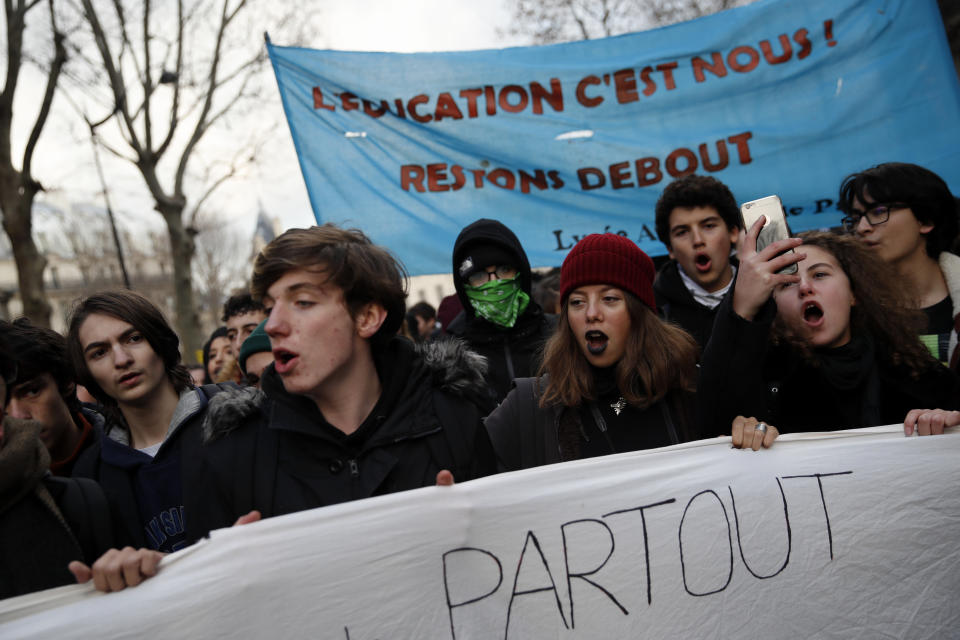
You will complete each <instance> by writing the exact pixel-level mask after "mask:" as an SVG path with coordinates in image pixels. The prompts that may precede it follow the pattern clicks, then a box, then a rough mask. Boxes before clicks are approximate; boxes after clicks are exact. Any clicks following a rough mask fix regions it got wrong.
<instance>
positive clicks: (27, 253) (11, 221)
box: [0, 170, 50, 327]
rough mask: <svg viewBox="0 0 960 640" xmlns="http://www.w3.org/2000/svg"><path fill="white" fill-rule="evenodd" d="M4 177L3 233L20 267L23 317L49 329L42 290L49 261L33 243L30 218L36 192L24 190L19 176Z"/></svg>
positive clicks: (0, 200)
mask: <svg viewBox="0 0 960 640" xmlns="http://www.w3.org/2000/svg"><path fill="white" fill-rule="evenodd" d="M4 173H6V175H2V176H0V190H2V196H0V208H2V209H3V229H4V231H6V232H7V236H8V237H9V238H10V244H11V245H12V246H13V260H14V262H15V263H16V265H17V284H18V286H19V288H20V301H21V303H22V304H23V311H22V313H23V315H25V316H27V317H28V318H30V320H31V321H32V322H33V323H34V324H37V325H40V326H42V327H49V326H50V303H49V302H47V296H46V293H45V292H44V287H43V270H44V269H45V268H46V266H47V259H46V258H44V257H43V256H42V255H41V254H40V251H39V250H37V245H36V244H35V243H34V242H33V234H32V227H33V224H32V222H31V217H30V214H31V210H32V208H33V197H34V195H35V193H36V192H35V191H33V190H31V189H29V188H27V189H23V187H21V185H20V174H19V172H17V171H15V170H14V171H12V174H11V173H10V172H4ZM21 190H23V192H22V193H21Z"/></svg>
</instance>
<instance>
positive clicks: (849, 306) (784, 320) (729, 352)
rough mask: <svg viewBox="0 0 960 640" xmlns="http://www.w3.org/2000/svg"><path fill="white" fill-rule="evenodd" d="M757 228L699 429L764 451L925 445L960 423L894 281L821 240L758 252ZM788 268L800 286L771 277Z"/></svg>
mask: <svg viewBox="0 0 960 640" xmlns="http://www.w3.org/2000/svg"><path fill="white" fill-rule="evenodd" d="M761 224H762V223H760V222H758V223H757V224H755V225H754V226H753V228H751V229H750V231H749V233H748V234H747V235H746V236H745V238H744V241H743V243H742V251H741V256H740V269H739V270H738V272H737V279H736V282H735V284H734V292H733V295H731V296H728V298H727V299H726V300H725V301H724V302H723V303H722V308H721V310H720V311H719V313H718V315H717V321H716V324H715V325H714V330H713V335H712V337H711V339H710V343H709V344H708V345H707V348H706V349H705V351H704V356H703V360H702V363H701V376H700V383H699V392H698V405H699V408H700V413H699V415H700V424H701V428H704V429H710V430H720V429H725V430H726V431H727V432H728V433H730V432H731V431H732V433H733V440H734V445H735V446H743V447H751V448H753V449H759V448H760V447H761V446H764V447H768V446H770V444H772V443H773V441H774V439H775V438H776V436H777V434H778V433H786V432H791V431H827V430H833V429H849V428H856V427H869V426H876V425H884V424H893V423H901V422H902V423H904V428H905V431H906V432H907V433H908V434H909V433H912V432H913V430H914V428H918V429H919V431H920V433H921V434H924V435H925V434H928V433H942V431H943V428H944V427H946V426H952V425H954V424H958V423H960V413H958V412H956V411H949V410H951V409H957V408H960V407H958V405H960V385H958V380H957V378H956V376H955V375H954V374H952V373H951V372H950V371H949V370H948V369H947V368H946V367H944V366H943V365H941V364H939V363H938V362H936V361H935V360H934V359H933V358H932V357H931V356H930V354H929V352H928V351H927V349H926V348H925V347H924V346H923V345H922V344H921V343H920V341H919V340H918V339H917V326H918V324H917V323H918V320H919V321H921V322H922V318H918V317H917V315H918V314H917V312H915V311H913V310H911V309H910V308H909V305H908V304H907V303H906V301H905V300H904V299H903V297H902V295H901V294H900V287H898V286H897V282H896V276H895V274H894V273H893V271H891V270H890V268H889V267H888V266H887V265H885V264H884V263H883V262H882V261H881V260H880V259H879V258H878V257H877V256H876V255H874V254H872V253H871V252H870V251H869V250H868V249H867V248H865V247H864V246H863V245H862V243H859V242H857V241H856V240H854V239H853V238H850V237H844V236H837V235H833V234H828V233H807V234H803V235H802V236H801V237H800V238H790V239H787V240H782V241H780V242H777V243H774V244H772V245H770V246H768V247H766V248H764V249H763V250H762V251H760V252H757V251H756V250H755V248H756V238H757V234H758V233H759V230H760V227H759V226H758V225H761ZM791 248H792V249H794V252H793V253H781V252H783V251H785V250H787V249H791ZM793 263H795V264H796V265H797V266H798V271H797V273H796V274H787V273H779V272H778V271H779V270H781V269H782V268H783V267H785V266H787V265H789V264H793ZM929 407H939V408H938V409H929ZM772 425H776V427H774V426H772Z"/></svg>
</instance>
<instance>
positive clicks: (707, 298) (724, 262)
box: [653, 175, 740, 351]
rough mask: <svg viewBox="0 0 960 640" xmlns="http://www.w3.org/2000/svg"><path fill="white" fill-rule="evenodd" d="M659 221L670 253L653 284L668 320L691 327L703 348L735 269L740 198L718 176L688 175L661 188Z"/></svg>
mask: <svg viewBox="0 0 960 640" xmlns="http://www.w3.org/2000/svg"><path fill="white" fill-rule="evenodd" d="M656 226H657V236H658V237H659V238H660V242H662V243H663V244H665V245H666V246H667V250H668V251H669V252H670V258H671V259H670V262H668V263H667V264H665V265H664V266H663V267H662V268H661V269H660V272H659V273H658V274H657V279H656V281H655V282H654V285H653V290H654V293H655V294H656V297H657V308H658V309H659V310H660V315H661V316H662V317H663V319H664V320H668V321H670V322H673V323H674V324H677V325H679V326H680V327H682V328H683V329H685V330H686V331H687V332H689V333H690V335H692V336H693V337H694V339H695V340H696V341H697V343H698V344H699V345H700V350H701V351H702V350H703V348H704V347H705V346H706V345H707V342H708V341H709V340H710V333H711V331H712V329H713V319H714V317H715V316H716V309H717V306H718V305H719V304H720V301H721V300H723V297H724V296H725V295H726V294H727V291H729V290H730V285H731V284H732V283H733V276H734V274H735V273H736V268H735V267H734V265H733V263H732V262H731V259H730V251H731V249H732V248H733V247H735V246H736V243H737V235H738V234H739V232H740V211H739V209H738V208H737V202H736V200H734V199H733V194H732V193H731V192H730V189H728V188H727V186H726V185H725V184H723V183H722V182H720V181H719V180H717V179H715V178H711V177H708V176H698V175H689V176H685V177H683V178H679V179H677V180H674V181H673V182H671V183H670V184H668V185H667V187H666V189H664V190H663V194H662V195H661V196H660V199H659V200H658V201H657V206H656Z"/></svg>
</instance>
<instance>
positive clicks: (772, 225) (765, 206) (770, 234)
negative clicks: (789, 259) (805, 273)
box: [740, 196, 797, 273]
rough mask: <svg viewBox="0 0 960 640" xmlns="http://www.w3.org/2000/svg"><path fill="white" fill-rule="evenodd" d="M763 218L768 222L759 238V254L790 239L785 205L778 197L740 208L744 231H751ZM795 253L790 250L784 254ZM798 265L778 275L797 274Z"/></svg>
mask: <svg viewBox="0 0 960 640" xmlns="http://www.w3.org/2000/svg"><path fill="white" fill-rule="evenodd" d="M760 216H763V217H764V218H766V219H767V221H766V222H765V223H764V225H763V229H761V230H760V235H759V236H757V253H760V252H761V251H763V249H764V248H765V247H766V246H767V245H770V244H773V243H774V242H776V241H777V240H786V239H787V238H789V237H790V227H789V226H788V225H787V216H786V214H785V213H784V211H783V205H782V204H781V203H780V198H779V197H778V196H767V197H766V198H760V199H759V200H751V201H750V202H746V203H744V204H743V205H741V207H740V217H741V219H742V220H743V230H744V231H749V230H750V227H752V226H753V224H754V223H755V222H756V221H757V220H758V219H759V218H760ZM788 252H789V253H793V249H790V250H789V251H787V252H784V253H788ZM781 255H782V254H781ZM796 272H797V264H796V263H795V262H794V263H792V264H789V265H787V266H786V267H784V268H783V269H780V270H779V271H778V272H777V273H796Z"/></svg>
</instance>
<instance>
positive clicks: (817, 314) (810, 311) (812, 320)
mask: <svg viewBox="0 0 960 640" xmlns="http://www.w3.org/2000/svg"><path fill="white" fill-rule="evenodd" d="M803 321H804V322H806V323H807V324H808V325H810V326H817V325H819V324H820V323H821V322H822V321H823V309H822V308H820V305H819V304H817V303H816V302H812V301H811V302H807V303H806V304H804V305H803Z"/></svg>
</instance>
